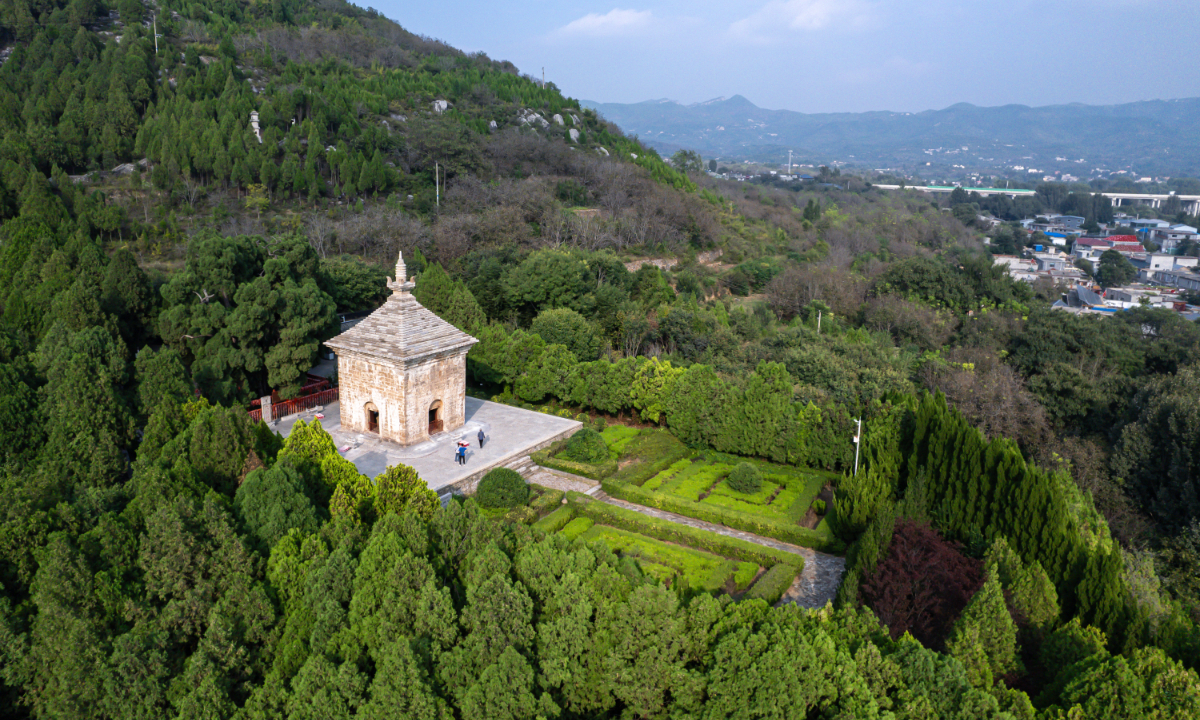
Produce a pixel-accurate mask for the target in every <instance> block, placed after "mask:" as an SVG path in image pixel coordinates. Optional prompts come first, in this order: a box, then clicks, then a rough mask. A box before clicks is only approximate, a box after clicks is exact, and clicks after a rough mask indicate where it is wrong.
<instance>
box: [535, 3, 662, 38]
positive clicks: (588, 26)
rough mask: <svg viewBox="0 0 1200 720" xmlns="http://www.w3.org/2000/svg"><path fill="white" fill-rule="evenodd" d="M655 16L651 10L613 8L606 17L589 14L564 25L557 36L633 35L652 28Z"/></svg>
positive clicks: (556, 32) (557, 32)
mask: <svg viewBox="0 0 1200 720" xmlns="http://www.w3.org/2000/svg"><path fill="white" fill-rule="evenodd" d="M653 21H654V15H653V13H651V12H650V11H649V10H622V9H621V8H613V9H612V10H609V11H608V12H607V13H605V14H604V15H601V14H599V13H588V14H587V15H584V16H583V17H581V18H579V19H578V20H572V21H571V22H569V23H567V24H566V25H563V26H562V27H560V28H559V29H557V30H555V31H554V34H555V35H587V36H591V37H613V36H618V35H632V34H634V33H638V32H642V31H644V30H646V29H647V28H649V27H650V24H651V23H652V22H653Z"/></svg>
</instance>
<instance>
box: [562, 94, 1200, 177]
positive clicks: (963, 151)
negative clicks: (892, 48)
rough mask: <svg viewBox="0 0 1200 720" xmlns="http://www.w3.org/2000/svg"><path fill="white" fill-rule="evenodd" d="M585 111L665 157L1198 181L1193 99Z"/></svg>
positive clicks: (721, 102)
mask: <svg viewBox="0 0 1200 720" xmlns="http://www.w3.org/2000/svg"><path fill="white" fill-rule="evenodd" d="M583 104H584V105H585V106H588V107H593V108H595V109H596V110H598V111H600V113H601V114H603V115H604V117H605V118H607V119H608V120H610V121H612V122H615V123H616V124H617V125H618V126H620V127H621V129H622V130H624V131H625V132H626V133H627V134H629V135H637V136H638V137H639V138H641V140H642V141H643V142H645V143H647V144H649V145H651V146H653V147H655V148H656V149H657V150H659V152H660V153H666V154H670V153H673V152H674V151H676V150H678V149H680V148H688V149H692V150H696V151H699V152H700V153H701V154H702V155H704V156H705V157H706V158H707V157H718V158H721V159H726V160H757V161H774V162H787V154H788V153H787V151H788V150H789V149H790V150H792V151H793V153H792V157H793V161H795V162H800V163H816V164H826V163H831V162H834V161H841V162H844V163H847V164H850V165H854V166H862V167H870V168H889V169H896V170H902V171H906V172H912V173H915V174H919V175H924V176H935V175H936V176H939V177H940V176H945V175H947V174H955V173H962V174H966V173H967V172H981V173H992V174H996V173H1003V174H1013V173H1027V174H1052V173H1054V172H1055V171H1058V172H1060V173H1063V174H1069V175H1074V176H1077V177H1079V178H1088V177H1095V176H1097V175H1104V176H1108V175H1109V174H1110V173H1112V172H1114V171H1121V170H1124V171H1126V175H1134V176H1163V175H1171V176H1178V175H1193V176H1195V175H1200V98H1187V99H1182V100H1152V101H1146V102H1135V103H1126V104H1124V105H1104V106H1096V105H1081V104H1070V105H1051V106H1047V107H1036V108H1035V107H1027V106H1024V105H1005V106H1003V107H977V106H975V105H970V104H967V103H959V104H957V105H952V106H950V107H948V108H946V109H944V110H928V111H925V112H919V113H902V112H865V113H821V114H807V113H799V112H793V111H791V110H766V109H764V108H760V107H758V106H757V105H755V104H754V103H752V102H750V101H749V100H747V99H746V98H744V97H742V96H741V95H734V96H733V97H731V98H717V99H715V100H709V101H707V102H702V103H695V104H692V105H682V104H680V103H677V102H674V101H672V100H648V101H646V102H640V103H632V104H622V103H597V102H590V101H587V100H585V101H583ZM1031 170H1032V171H1033V173H1030V171H1031ZM1101 170H1102V171H1104V172H1099V171H1101ZM1039 179H1040V175H1039Z"/></svg>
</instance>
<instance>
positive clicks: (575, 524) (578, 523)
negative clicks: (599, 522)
mask: <svg viewBox="0 0 1200 720" xmlns="http://www.w3.org/2000/svg"><path fill="white" fill-rule="evenodd" d="M595 524H596V523H594V522H592V519H591V518H586V517H577V518H575V519H574V520H572V521H571V522H569V523H567V524H566V525H563V529H562V530H559V531H558V534H559V535H562V536H563V537H565V538H566V539H568V540H574V539H575V538H577V537H579V536H580V535H582V534H584V533H585V532H587V531H588V530H591V529H592V525H595Z"/></svg>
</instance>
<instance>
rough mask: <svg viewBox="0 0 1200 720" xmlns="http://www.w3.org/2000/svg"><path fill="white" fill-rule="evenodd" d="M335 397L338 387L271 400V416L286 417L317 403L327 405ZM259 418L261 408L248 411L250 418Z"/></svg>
mask: <svg viewBox="0 0 1200 720" xmlns="http://www.w3.org/2000/svg"><path fill="white" fill-rule="evenodd" d="M337 399H338V389H337V388H329V389H328V390H322V391H321V392H318V393H313V394H312V395H305V396H302V397H298V398H292V399H291V400H280V401H279V402H272V403H271V418H272V419H275V420H277V419H279V418H282V417H287V416H288V415H295V414H296V413H300V412H304V411H305V410H312V409H313V408H315V407H317V406H318V405H328V404H329V403H331V402H335V401H336V400H337ZM261 419H262V408H256V409H253V410H251V411H250V420H252V421H254V420H261Z"/></svg>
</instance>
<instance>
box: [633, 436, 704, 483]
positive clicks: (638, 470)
mask: <svg viewBox="0 0 1200 720" xmlns="http://www.w3.org/2000/svg"><path fill="white" fill-rule="evenodd" d="M694 455H696V451H695V450H691V449H689V448H688V446H686V445H679V448H677V449H676V450H674V451H672V452H670V454H667V455H665V456H662V457H661V458H660V460H656V461H654V462H643V463H638V464H632V466H629V467H628V468H625V469H624V470H622V473H620V475H618V478H619V481H620V482H625V484H629V485H632V486H635V487H641V486H642V485H644V484H646V481H647V480H649V479H650V478H653V476H655V475H658V474H659V473H661V472H662V470H665V469H667V468H670V467H671V466H673V464H674V463H677V462H679V461H680V460H683V458H685V457H691V456H694Z"/></svg>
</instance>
